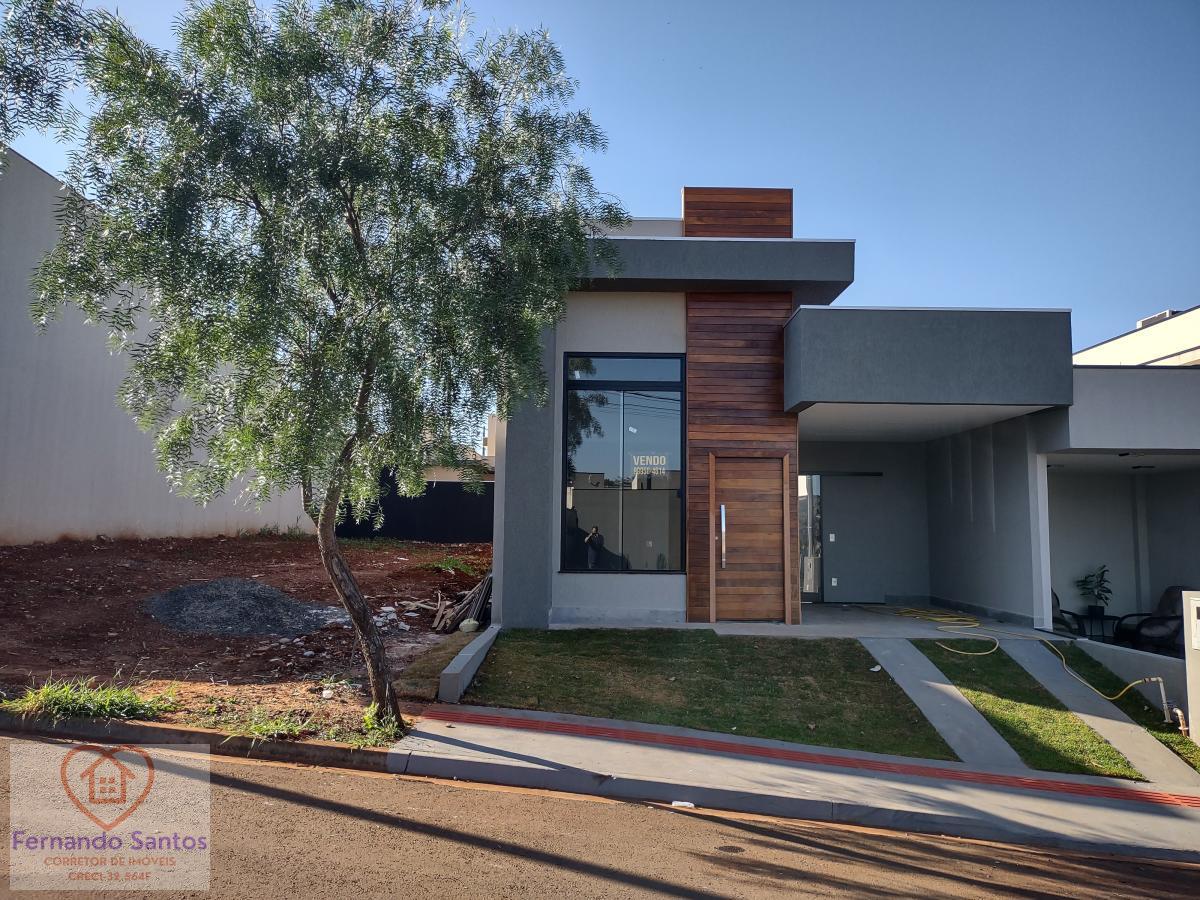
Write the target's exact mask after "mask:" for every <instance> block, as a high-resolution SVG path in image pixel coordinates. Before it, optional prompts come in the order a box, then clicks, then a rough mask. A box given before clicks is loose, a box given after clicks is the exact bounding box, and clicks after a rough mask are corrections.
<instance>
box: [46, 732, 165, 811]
mask: <svg viewBox="0 0 1200 900" xmlns="http://www.w3.org/2000/svg"><path fill="white" fill-rule="evenodd" d="M92 756H95V759H91V757H92ZM59 777H60V780H61V781H62V786H63V790H64V791H66V793H67V797H68V798H70V800H71V802H72V803H74V804H75V807H76V808H77V809H78V810H79V811H80V812H82V813H83V814H84V815H85V816H87V817H88V818H89V819H91V820H92V821H93V822H95V823H96V824H97V825H99V826H100V827H101V828H103V829H104V830H105V831H110V830H112V829H113V828H116V827H117V826H118V825H120V824H121V823H122V822H124V821H125V820H126V819H128V818H129V817H130V816H131V815H132V814H133V811H134V810H135V809H137V808H138V807H139V806H141V805H142V803H143V802H144V801H145V799H146V798H147V797H148V796H149V795H150V789H151V788H152V787H153V786H154V760H153V759H152V758H151V756H150V754H149V753H147V752H146V751H145V750H143V749H142V748H140V747H133V746H130V745H129V744H122V745H120V746H117V747H101V746H99V745H97V744H81V745H80V746H78V747H74V748H72V749H71V750H69V751H68V752H67V754H66V755H65V756H64V757H63V761H62V765H61V766H60V767H59Z"/></svg>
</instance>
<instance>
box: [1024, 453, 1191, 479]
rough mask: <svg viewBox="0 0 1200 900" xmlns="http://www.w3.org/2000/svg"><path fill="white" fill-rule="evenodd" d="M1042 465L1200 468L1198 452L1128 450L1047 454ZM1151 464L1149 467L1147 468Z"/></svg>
mask: <svg viewBox="0 0 1200 900" xmlns="http://www.w3.org/2000/svg"><path fill="white" fill-rule="evenodd" d="M1046 464H1047V465H1048V466H1049V467H1050V471H1051V473H1053V472H1110V473H1116V472H1121V473H1124V474H1132V475H1153V474H1155V473H1156V472H1179V471H1181V470H1184V469H1200V453H1172V452H1167V451H1157V452H1155V451H1149V450H1130V451H1124V453H1122V451H1113V452H1112V453H1048V454H1046ZM1148 467H1152V468H1148Z"/></svg>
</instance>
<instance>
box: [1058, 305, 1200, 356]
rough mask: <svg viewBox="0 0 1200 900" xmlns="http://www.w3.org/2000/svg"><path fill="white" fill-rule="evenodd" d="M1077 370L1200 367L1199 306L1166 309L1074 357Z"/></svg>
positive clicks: (1081, 351)
mask: <svg viewBox="0 0 1200 900" xmlns="http://www.w3.org/2000/svg"><path fill="white" fill-rule="evenodd" d="M1075 365H1077V366H1200V306H1193V307H1192V308H1191V309H1185V310H1183V312H1179V311H1177V310H1174V309H1165V310H1163V311H1162V312H1160V313H1157V314H1155V315H1153V316H1148V317H1146V318H1145V319H1141V320H1140V321H1139V322H1138V323H1137V327H1136V328H1134V329H1133V331H1127V332H1125V333H1124V334H1120V335H1117V336H1116V337H1114V338H1109V339H1108V340H1107V341H1101V342H1100V343H1099V344H1095V345H1093V346H1091V347H1088V348H1087V349H1086V350H1080V351H1079V352H1078V353H1076V354H1075Z"/></svg>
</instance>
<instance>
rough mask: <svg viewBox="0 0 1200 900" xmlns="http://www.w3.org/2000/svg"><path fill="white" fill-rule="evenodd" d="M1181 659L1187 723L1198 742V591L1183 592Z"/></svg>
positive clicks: (1199, 670) (1199, 616)
mask: <svg viewBox="0 0 1200 900" xmlns="http://www.w3.org/2000/svg"><path fill="white" fill-rule="evenodd" d="M1183 660H1184V662H1185V663H1186V664H1187V694H1188V702H1187V705H1188V709H1187V717H1188V725H1190V726H1191V738H1192V740H1193V741H1195V742H1196V743H1197V744H1200V734H1198V732H1200V728H1198V727H1197V726H1198V725H1200V591H1184V592H1183Z"/></svg>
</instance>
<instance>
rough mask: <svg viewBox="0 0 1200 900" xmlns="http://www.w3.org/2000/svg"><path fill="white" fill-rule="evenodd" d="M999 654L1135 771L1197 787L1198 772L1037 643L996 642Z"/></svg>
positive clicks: (1161, 781) (1152, 779)
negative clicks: (1103, 741) (1033, 680)
mask: <svg viewBox="0 0 1200 900" xmlns="http://www.w3.org/2000/svg"><path fill="white" fill-rule="evenodd" d="M1000 646H1001V647H1002V648H1003V649H1004V652H1005V653H1007V654H1008V655H1009V656H1011V657H1012V658H1013V659H1015V660H1016V661H1017V662H1018V663H1019V664H1020V665H1021V667H1022V668H1023V669H1025V671H1026V672H1028V673H1029V674H1030V675H1032V676H1033V677H1034V678H1036V679H1037V680H1038V681H1039V682H1041V684H1042V685H1043V686H1044V687H1045V688H1046V690H1048V691H1050V693H1052V694H1053V695H1054V696H1055V697H1057V698H1058V700H1059V702H1060V703H1062V705H1063V706H1065V707H1066V708H1067V709H1069V710H1070V711H1071V712H1073V713H1075V715H1077V716H1079V718H1081V719H1082V720H1083V721H1084V722H1086V723H1087V724H1088V725H1089V726H1091V728H1092V729H1093V730H1094V731H1095V732H1096V733H1097V734H1099V735H1100V736H1101V737H1102V738H1104V739H1105V740H1106V741H1108V742H1109V743H1110V744H1112V745H1113V746H1114V747H1115V748H1116V749H1117V751H1118V752H1120V753H1121V755H1122V756H1124V757H1125V758H1126V759H1127V760H1129V761H1130V762H1131V763H1132V764H1133V767H1134V768H1135V769H1137V770H1138V771H1139V772H1141V773H1142V774H1143V775H1144V776H1145V777H1146V778H1147V779H1148V780H1149V781H1150V782H1152V783H1154V784H1158V785H1169V786H1173V787H1184V788H1187V789H1192V790H1195V789H1197V788H1200V772H1197V771H1196V770H1195V769H1193V768H1192V767H1191V766H1189V765H1188V764H1187V763H1185V762H1184V761H1183V760H1182V759H1180V758H1179V757H1178V756H1176V755H1175V754H1174V753H1172V752H1171V751H1170V750H1169V749H1167V747H1165V746H1164V745H1163V744H1161V743H1160V742H1159V741H1158V740H1156V739H1155V738H1154V736H1153V735H1151V734H1150V733H1149V732H1148V731H1146V729H1144V728H1142V727H1141V726H1140V725H1138V724H1137V723H1136V722H1134V721H1133V720H1132V719H1130V718H1129V717H1128V716H1127V715H1125V713H1123V712H1122V711H1121V710H1120V709H1118V708H1117V707H1116V706H1114V705H1113V704H1112V703H1110V702H1109V701H1107V700H1105V699H1104V698H1103V697H1101V696H1100V695H1099V694H1097V693H1096V692H1095V691H1093V690H1091V689H1090V688H1089V687H1087V685H1084V684H1080V682H1079V681H1077V680H1076V679H1074V678H1072V677H1071V675H1070V674H1069V673H1068V672H1067V671H1066V670H1065V669H1063V665H1062V660H1060V659H1059V658H1058V657H1057V656H1055V655H1054V654H1053V653H1051V652H1050V651H1049V650H1047V649H1046V648H1045V647H1043V646H1042V645H1041V644H1040V643H1038V642H1036V641H1001V642H1000Z"/></svg>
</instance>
